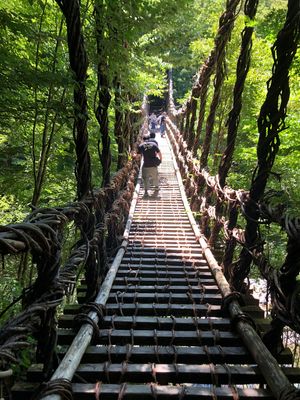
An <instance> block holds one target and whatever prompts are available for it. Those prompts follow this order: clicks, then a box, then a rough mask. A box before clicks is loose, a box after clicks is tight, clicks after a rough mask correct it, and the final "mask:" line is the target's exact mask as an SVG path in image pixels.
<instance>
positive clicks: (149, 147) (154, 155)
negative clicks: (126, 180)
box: [138, 135, 162, 198]
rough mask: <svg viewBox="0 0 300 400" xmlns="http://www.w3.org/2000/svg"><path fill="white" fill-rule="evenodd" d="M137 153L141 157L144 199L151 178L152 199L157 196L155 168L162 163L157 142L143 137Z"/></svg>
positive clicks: (157, 182) (156, 172) (147, 192)
mask: <svg viewBox="0 0 300 400" xmlns="http://www.w3.org/2000/svg"><path fill="white" fill-rule="evenodd" d="M138 153H139V154H142V156H143V166H142V178H143V181H144V187H145V193H144V198H148V197H150V196H149V189H150V177H151V178H152V182H153V186H154V192H153V197H156V198H158V196H159V180H158V169H157V167H158V166H159V164H160V163H161V162H162V154H161V151H160V149H159V147H158V145H157V142H156V141H155V140H154V141H151V139H150V138H149V136H148V135H146V136H143V142H142V143H141V144H140V145H139V147H138Z"/></svg>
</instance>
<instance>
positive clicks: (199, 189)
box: [167, 115, 300, 353]
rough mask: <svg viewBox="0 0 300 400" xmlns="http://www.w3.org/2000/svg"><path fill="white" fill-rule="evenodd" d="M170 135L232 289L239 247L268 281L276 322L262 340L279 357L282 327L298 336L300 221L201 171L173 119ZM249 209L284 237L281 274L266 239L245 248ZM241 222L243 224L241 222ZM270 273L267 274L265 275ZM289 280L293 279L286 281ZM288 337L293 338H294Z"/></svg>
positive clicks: (195, 206) (204, 229) (195, 207)
mask: <svg viewBox="0 0 300 400" xmlns="http://www.w3.org/2000/svg"><path fill="white" fill-rule="evenodd" d="M173 117H174V115H173ZM167 131H168V136H169V139H170V142H171V144H172V148H173V151H174V154H175V155H176V159H177V163H178V166H179V169H180V172H181V175H182V178H183V181H184V185H185V191H186V194H187V196H188V198H189V202H190V207H191V210H192V211H193V212H194V213H195V215H196V218H197V220H198V223H199V226H200V228H201V232H202V233H203V234H204V235H205V236H206V239H207V242H208V244H209V245H210V246H211V247H212V248H214V250H215V251H217V250H218V247H220V246H221V247H222V249H221V250H222V252H221V254H218V259H219V262H220V263H221V265H222V267H223V271H224V275H225V276H226V278H227V280H228V281H229V282H230V284H231V286H232V289H233V290H237V289H236V288H235V286H234V285H235V275H234V274H235V273H237V271H236V270H235V267H236V266H237V265H238V262H239V259H237V260H235V259H234V255H235V254H236V253H237V247H236V246H239V247H240V248H241V249H247V251H248V252H249V254H251V257H252V262H253V264H256V265H257V266H258V267H259V269H260V270H261V272H262V278H264V279H266V281H267V286H268V288H269V293H270V300H271V316H272V317H274V319H273V324H272V325H273V330H271V331H270V332H268V333H267V334H266V336H265V340H264V341H265V343H266V345H267V347H268V348H269V350H271V351H272V352H273V353H276V351H278V350H279V349H280V348H281V346H280V345H279V342H280V341H281V337H282V331H283V328H284V326H286V325H287V326H289V327H290V328H291V329H292V330H294V331H295V332H297V333H299V332H300V327H299V307H298V301H299V300H298V296H299V293H300V292H299V291H300V285H299V284H298V281H297V280H296V281H293V277H294V278H296V277H297V276H298V274H299V271H300V263H299V262H300V254H299V240H300V239H299V238H300V234H299V233H300V219H299V218H290V217H288V216H287V215H284V214H283V213H282V212H280V211H281V210H280V209H278V208H272V207H271V206H270V205H269V204H267V203H263V202H260V203H257V204H255V205H253V201H252V200H251V198H250V196H249V191H246V190H242V189H239V190H234V189H232V188H230V187H228V186H224V187H221V186H220V184H219V182H218V176H217V175H216V176H212V175H210V174H209V172H208V171H207V170H206V169H202V170H201V169H200V167H199V162H198V160H197V159H196V158H194V156H193V154H192V152H191V151H190V150H188V145H187V143H186V142H185V140H184V138H183V135H182V134H181V133H180V130H179V128H178V127H177V126H176V124H175V123H174V122H172V120H171V119H170V118H168V121H167ZM207 196H208V197H209V202H208V201H207ZM220 205H221V206H220ZM249 205H251V206H252V207H253V206H254V207H256V209H257V212H258V213H259V214H258V215H259V217H258V222H259V223H260V224H268V225H270V224H276V225H277V226H280V227H281V229H282V230H284V231H285V233H286V237H287V254H286V259H285V262H284V264H283V266H282V267H281V269H280V270H276V269H275V268H272V266H271V265H270V264H269V260H268V258H267V256H266V255H265V253H264V241H263V239H262V238H261V241H260V242H259V243H258V244H257V247H255V248H252V249H250V248H247V241H246V238H245V230H244V229H242V228H241V225H242V224H241V218H243V219H244V221H245V222H244V225H246V221H247V218H248V215H247V212H246V210H247V207H249ZM238 219H239V224H238V223H237V221H238ZM220 233H222V238H221V236H220V235H219V234H220ZM235 257H236V256H235ZM266 269H267V271H268V272H269V273H268V274H263V271H265V270H266ZM247 279H249V276H247ZM288 279H290V280H289V281H287V280H288ZM288 282H289V283H288ZM284 283H285V284H286V285H288V288H289V289H288V291H285V292H283V291H282V286H281V285H282V284H284ZM244 284H245V285H244V286H243V287H239V291H242V292H243V291H245V290H247V289H249V285H248V284H247V282H246V281H245V282H244ZM285 287H286V286H285ZM289 337H291V334H290V333H289Z"/></svg>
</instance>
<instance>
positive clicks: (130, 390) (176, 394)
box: [14, 383, 274, 400]
mask: <svg viewBox="0 0 300 400" xmlns="http://www.w3.org/2000/svg"><path fill="white" fill-rule="evenodd" d="M72 386H73V395H74V399H75V400H94V399H95V396H96V391H97V393H98V394H100V395H101V400H117V399H118V396H119V394H120V393H123V396H124V397H123V398H124V399H130V400H153V399H154V398H155V399H157V400H165V399H166V398H168V399H170V400H173V399H174V400H178V399H180V398H184V400H199V399H203V400H207V399H218V400H230V399H233V398H237V399H241V400H242V399H243V400H244V399H247V400H260V399H261V400H274V397H273V395H272V393H271V392H270V391H269V390H267V389H253V388H247V389H242V388H236V387H234V386H230V387H216V388H209V387H203V385H202V386H201V385H199V386H183V385H176V386H171V385H166V386H163V385H157V384H154V383H153V384H151V385H132V384H130V385H126V386H125V385H124V384H123V385H122V384H102V383H98V384H97V385H95V384H91V383H89V384H83V383H74V384H73V385H72ZM36 388H37V384H32V383H23V384H21V383H20V384H17V385H15V387H14V400H30V399H31V393H32V391H33V390H34V389H36ZM182 396H184V397H182Z"/></svg>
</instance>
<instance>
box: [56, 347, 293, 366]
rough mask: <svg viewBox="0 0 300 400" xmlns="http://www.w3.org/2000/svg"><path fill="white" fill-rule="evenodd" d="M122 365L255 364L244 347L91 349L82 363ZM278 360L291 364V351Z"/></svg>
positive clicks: (287, 351) (63, 352)
mask: <svg viewBox="0 0 300 400" xmlns="http://www.w3.org/2000/svg"><path fill="white" fill-rule="evenodd" d="M66 349H67V346H62V347H61V348H60V349H59V351H58V355H59V356H63V355H64V354H65V353H66ZM107 360H110V361H111V362H113V363H121V362H123V361H125V360H127V362H131V363H142V362H145V360H147V361H148V362H152V363H153V362H156V363H166V364H168V363H173V362H177V363H186V364H205V363H208V362H213V363H216V364H222V363H227V364H232V363H237V364H255V363H254V360H253V358H252V356H251V355H250V353H249V352H248V351H247V350H246V349H245V348H244V347H243V346H240V347H226V346H220V345H218V346H190V347H187V346H174V345H173V346H132V345H126V346H118V345H110V346H101V345H97V346H89V347H88V348H87V350H86V352H85V354H84V356H83V358H82V362H83V363H94V362H98V363H99V362H105V361H107ZM278 361H279V362H280V364H291V363H292V354H291V352H290V351H289V350H285V351H283V352H282V353H281V354H280V355H279V357H278Z"/></svg>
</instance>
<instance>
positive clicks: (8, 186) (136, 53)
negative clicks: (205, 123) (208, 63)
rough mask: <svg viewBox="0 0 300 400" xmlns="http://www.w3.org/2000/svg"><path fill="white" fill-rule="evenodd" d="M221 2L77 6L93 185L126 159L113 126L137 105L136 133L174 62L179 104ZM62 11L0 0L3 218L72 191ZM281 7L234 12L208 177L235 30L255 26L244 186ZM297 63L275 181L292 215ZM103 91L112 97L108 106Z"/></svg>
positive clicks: (243, 130)
mask: <svg viewBox="0 0 300 400" xmlns="http://www.w3.org/2000/svg"><path fill="white" fill-rule="evenodd" d="M71 3H73V2H70V4H71ZM74 3H78V4H79V2H74ZM225 4H226V2H225V1H224V0H214V1H208V0H177V1H174V0H172V1H171V0H131V1H128V0H114V1H104V0H95V1H91V0H85V1H81V3H80V10H79V11H80V23H81V35H82V43H81V45H82V46H83V48H84V52H85V53H84V54H85V55H86V74H85V75H84V79H85V81H84V84H85V91H86V99H87V106H86V112H85V113H86V115H84V118H85V120H86V130H87V133H88V150H89V154H90V157H91V173H92V178H91V186H92V187H93V188H94V187H99V186H101V185H103V184H105V183H107V182H108V181H109V179H110V176H112V175H113V174H114V173H115V172H116V171H117V169H118V168H119V167H120V165H121V164H122V162H123V161H124V160H123V161H122V157H125V158H128V157H129V152H130V148H131V146H132V143H129V142H126V143H125V144H124V143H123V142H122V140H123V139H122V138H120V137H119V136H118V134H116V121H117V120H118V118H120V121H123V123H125V122H124V121H126V115H128V113H129V112H130V113H132V112H133V113H135V114H136V116H137V118H136V120H134V121H131V127H132V129H138V126H139V124H140V118H141V117H140V108H141V104H142V100H143V97H144V95H156V96H163V93H164V90H165V87H166V76H167V75H166V72H167V70H168V69H170V68H172V69H173V77H174V94H175V100H176V104H177V107H180V105H181V104H183V103H184V102H185V101H186V99H187V98H188V96H189V94H190V91H191V87H192V84H193V82H194V79H195V76H196V73H197V71H198V69H199V67H200V66H201V64H202V63H203V61H204V60H205V59H206V58H207V57H208V55H209V53H210V51H211V48H212V46H213V42H214V36H215V33H216V31H217V27H218V20H219V16H220V14H221V13H222V11H223V10H224V8H225ZM63 6H64V1H59V0H56V1H49V0H39V1H35V0H31V1H29V0H7V1H5V2H4V1H3V0H1V1H0V20H1V24H0V33H1V37H2V41H1V42H0V67H1V69H0V85H1V89H0V90H1V96H0V110H1V111H0V127H1V130H0V163H1V171H2V174H1V178H0V184H1V195H0V211H1V214H0V218H1V223H2V224H3V223H8V222H12V221H20V220H22V219H23V216H24V214H25V213H27V212H28V211H29V210H30V207H37V206H53V205H57V204H63V203H65V202H69V201H72V200H74V199H75V198H76V197H77V196H78V193H76V179H75V174H74V171H75V170H76V165H75V163H76V148H75V144H74V100H73V91H74V84H75V85H76V84H77V83H76V76H75V75H74V70H72V68H71V66H70V61H71V60H70V56H69V49H68V30H67V24H66V17H65V15H64V13H63V12H62V10H63ZM286 9H287V1H283V0H274V1H270V0H262V1H260V3H259V6H258V11H257V17H256V19H255V21H254V22H253V21H250V22H249V21H245V18H244V15H243V8H242V7H240V9H239V14H238V16H237V18H236V21H235V27H234V30H233V32H232V35H231V40H230V42H229V45H228V46H227V49H226V79H225V82H224V87H223V89H222V93H221V101H220V105H219V107H218V111H217V115H216V118H217V120H216V122H217V123H216V126H218V132H217V133H218V134H217V135H216V137H217V138H218V140H216V141H215V143H213V146H214V157H212V158H211V159H210V161H209V165H210V168H211V170H212V172H215V166H216V165H217V162H218V161H219V158H220V155H221V153H222V150H223V148H224V143H223V140H224V139H223V136H224V129H225V128H224V127H225V126H226V115H227V114H228V112H229V110H230V107H231V102H232V95H231V94H232V90H233V85H234V80H235V73H236V59H237V57H238V51H239V46H240V34H241V30H242V29H243V27H244V26H245V23H246V24H247V23H252V24H254V27H255V29H254V37H253V49H252V60H251V67H250V70H249V74H248V77H247V82H246V85H245V91H244V95H243V108H242V116H241V122H240V125H239V132H238V140H237V144H236V150H235V154H234V167H233V169H232V171H231V174H230V177H229V182H230V184H231V185H232V186H234V187H240V186H242V187H243V188H245V189H247V188H248V187H249V184H250V180H251V171H253V170H254V168H255V163H256V145H257V139H258V132H257V116H258V113H259V110H260V107H261V105H262V103H263V101H264V98H265V94H266V90H267V84H266V83H267V81H268V79H269V78H270V76H271V73H272V55H271V46H272V44H273V43H274V40H275V38H276V35H277V33H278V31H279V30H280V29H281V27H282V26H283V24H284V20H285V16H286ZM299 70H300V60H299V51H298V54H297V55H296V58H295V61H294V64H293V66H292V69H291V71H290V87H291V94H290V101H289V108H288V116H287V129H285V130H284V131H283V132H282V133H281V147H280V152H279V155H278V157H277V160H276V164H275V168H274V174H273V175H272V176H273V178H272V182H271V187H272V188H273V189H274V190H277V191H278V192H280V193H281V194H282V196H283V198H284V199H285V202H286V203H287V204H288V205H289V207H290V211H291V212H296V210H297V209H299V205H300V196H299V187H300V185H299V184H300V172H299V168H298V159H299V152H300V141H299V140H300V139H299V135H298V132H299V128H300V117H299V108H300V97H299V89H300V80H299ZM99 75H101V79H100V80H99ZM99 82H100V83H99ZM209 96H211V93H210V92H209ZM104 98H106V99H109V101H108V104H107V108H106V111H105V110H104V107H103V99H104ZM75 111H76V109H75ZM104 111H105V112H104ZM106 113H107V115H106ZM104 120H105V121H106V122H107V124H106V125H105V123H104V122H105V121H104ZM121 139H122V140H121ZM121 142H122V143H123V144H122V143H121ZM122 146H123V147H122ZM124 146H125V147H124ZM107 149H109V154H108V150H107ZM120 154H121V155H122V157H121V156H120ZM104 169H105V174H104Z"/></svg>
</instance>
